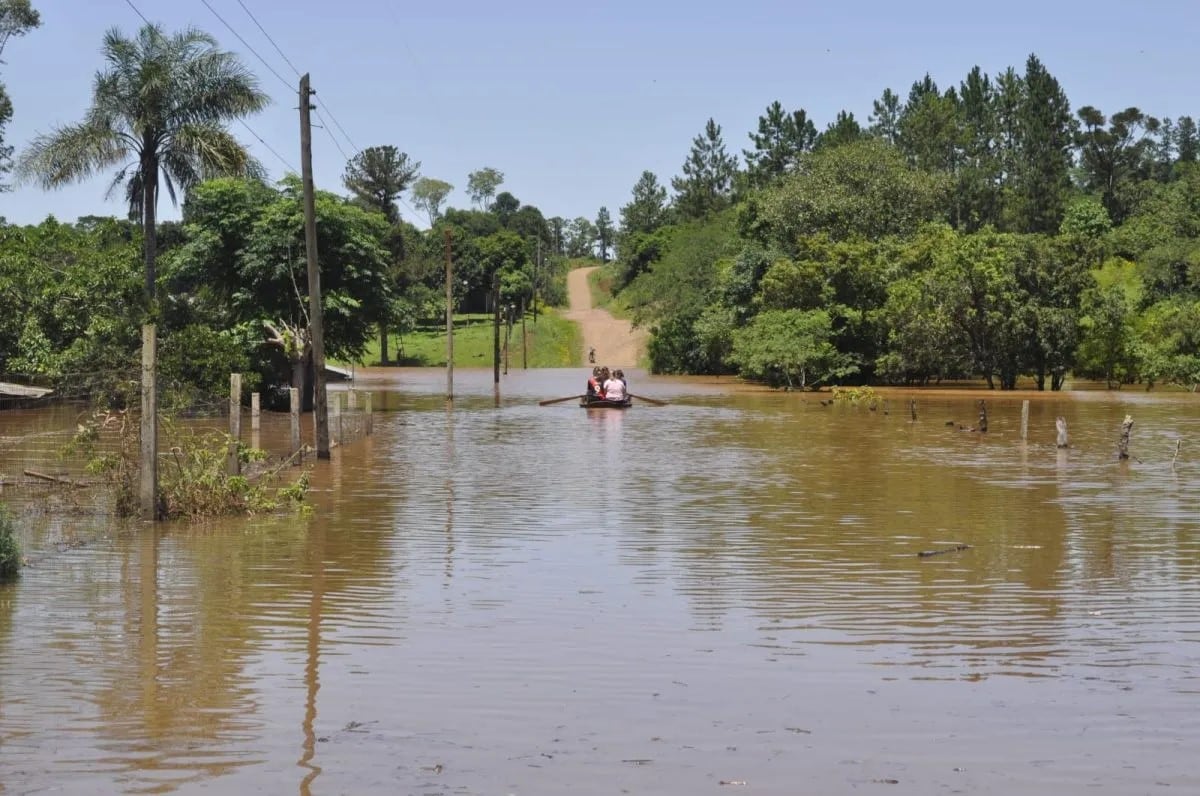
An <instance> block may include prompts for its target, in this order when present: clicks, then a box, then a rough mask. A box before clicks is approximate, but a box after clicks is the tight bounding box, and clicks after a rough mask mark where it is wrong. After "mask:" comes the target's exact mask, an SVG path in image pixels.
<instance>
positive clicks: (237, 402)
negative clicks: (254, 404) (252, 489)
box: [225, 373, 242, 475]
mask: <svg viewBox="0 0 1200 796" xmlns="http://www.w3.org/2000/svg"><path fill="white" fill-rule="evenodd" d="M241 439H242V374H240V373H230V374H229V458H228V460H227V461H226V463H225V470H226V472H228V473H229V474H230V475H238V474H240V473H241V472H242V462H241V459H240V458H239V457H238V443H239V442H241Z"/></svg>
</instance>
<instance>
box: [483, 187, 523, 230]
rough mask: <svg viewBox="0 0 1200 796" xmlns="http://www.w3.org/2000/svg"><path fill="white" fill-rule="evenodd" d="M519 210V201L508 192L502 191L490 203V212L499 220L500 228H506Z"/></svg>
mask: <svg viewBox="0 0 1200 796" xmlns="http://www.w3.org/2000/svg"><path fill="white" fill-rule="evenodd" d="M520 209H521V200H520V199H518V198H517V197H515V196H513V195H512V194H511V193H509V192H508V191H503V192H501V193H500V194H498V195H497V196H496V199H495V201H493V202H492V205H491V208H490V211H491V212H492V213H495V214H496V218H498V219H500V226H502V227H507V226H508V223H509V222H510V221H511V220H512V217H513V216H514V215H516V213H517V211H518V210H520Z"/></svg>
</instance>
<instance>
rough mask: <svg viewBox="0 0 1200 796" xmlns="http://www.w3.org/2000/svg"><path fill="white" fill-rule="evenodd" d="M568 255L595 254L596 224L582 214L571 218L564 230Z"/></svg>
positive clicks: (582, 255)
mask: <svg viewBox="0 0 1200 796" xmlns="http://www.w3.org/2000/svg"><path fill="white" fill-rule="evenodd" d="M566 236H567V239H566V248H567V256H568V257H591V256H592V255H594V254H595V251H596V249H595V247H596V237H597V232H596V225H595V224H593V223H592V222H591V221H589V220H587V219H586V218H584V217H583V216H579V217H578V218H576V219H575V220H573V221H572V222H571V223H570V224H569V225H568V227H567V230H566Z"/></svg>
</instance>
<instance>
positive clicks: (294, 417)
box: [288, 387, 300, 467]
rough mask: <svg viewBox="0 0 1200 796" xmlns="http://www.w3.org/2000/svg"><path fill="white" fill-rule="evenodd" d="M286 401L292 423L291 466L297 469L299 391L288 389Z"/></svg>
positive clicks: (292, 388)
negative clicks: (287, 401)
mask: <svg viewBox="0 0 1200 796" xmlns="http://www.w3.org/2000/svg"><path fill="white" fill-rule="evenodd" d="M288 400H289V402H290V403H289V407H288V408H289V410H290V412H291V421H292V453H291V456H292V466H293V467H297V466H299V465H300V390H299V389H297V388H295V387H291V388H289V389H288Z"/></svg>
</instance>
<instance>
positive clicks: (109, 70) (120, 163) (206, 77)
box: [17, 25, 268, 519]
mask: <svg viewBox="0 0 1200 796" xmlns="http://www.w3.org/2000/svg"><path fill="white" fill-rule="evenodd" d="M103 52H104V59H105V61H106V63H107V66H106V68H105V69H103V70H101V71H100V72H97V73H96V78H95V83H94V85H93V87H92V107H90V108H88V111H87V114H86V115H85V116H84V119H83V121H81V122H78V123H76V124H70V125H66V126H64V127H60V128H58V129H56V130H54V131H53V132H52V133H49V134H43V135H39V136H38V137H37V138H35V139H34V140H33V143H32V144H31V145H30V147H29V150H28V151H27V152H26V153H25V154H24V155H23V156H22V158H21V161H20V163H19V164H18V166H17V176H18V177H19V178H21V179H22V180H32V181H35V182H38V183H40V184H41V185H42V187H44V188H57V187H60V186H63V185H66V184H67V183H71V182H77V181H79V180H84V179H87V178H89V177H91V176H92V175H93V174H95V173H96V172H99V171H103V170H105V169H110V168H116V169H117V173H116V176H115V177H114V179H113V181H112V184H111V185H110V186H109V189H108V195H111V194H112V192H113V191H114V190H116V188H117V186H119V185H121V184H122V183H123V184H124V185H125V196H126V199H128V201H129V214H130V216H131V217H133V218H140V219H141V222H142V229H143V232H144V235H143V241H142V246H143V250H144V259H145V267H146V308H147V311H148V314H149V317H150V318H151V323H153V319H154V318H156V317H157V315H158V307H157V304H158V302H157V301H156V297H155V284H156V276H157V275H156V273H155V256H156V254H157V250H158V240H157V235H156V234H155V232H156V229H155V211H156V210H157V208H158V183H159V180H160V179H161V180H162V181H163V182H164V184H165V185H166V187H167V194H168V195H169V196H170V197H171V201H172V202H173V203H176V204H178V197H177V191H178V192H186V191H187V190H188V189H189V188H191V187H192V186H193V185H195V184H196V183H198V182H200V181H201V180H203V179H206V178H208V177H215V176H223V175H247V176H249V175H258V174H261V172H262V167H261V166H260V165H259V164H258V162H257V161H255V160H254V159H253V158H252V157H250V155H249V153H248V152H247V151H246V149H245V148H244V147H243V146H242V145H241V144H240V143H238V141H237V139H235V138H234V137H233V136H232V135H230V134H229V132H228V131H227V130H226V129H225V127H224V122H226V121H231V120H233V119H237V118H239V117H241V116H244V115H246V114H249V113H254V112H255V111H258V110H260V109H262V108H263V107H265V106H266V104H267V101H268V97H267V95H266V94H264V93H263V92H262V91H260V90H259V88H258V81H257V80H256V79H255V77H254V75H253V74H251V73H250V71H249V70H248V69H246V67H245V66H244V65H243V64H242V63H241V61H239V60H238V58H237V56H235V55H233V54H232V53H227V52H222V51H221V50H218V49H217V41H216V39H214V38H213V37H212V36H209V35H208V34H207V33H203V32H202V31H199V30H195V29H188V30H185V31H183V32H182V33H176V34H174V35H171V36H167V35H166V34H164V33H163V31H162V29H161V28H159V27H158V26H157V25H146V26H145V27H143V28H142V29H141V30H140V31H138V34H137V37H136V38H133V39H129V38H126V37H125V36H123V35H122V34H121V32H120V31H119V30H116V29H113V30H110V31H109V32H108V33H106V34H105V36H104V48H103ZM154 337H155V329H154V326H152V325H147V326H145V327H144V328H143V337H142V340H143V351H142V359H143V366H144V367H146V368H148V369H149V371H150V374H151V375H152V376H153V375H154V374H156V373H157V371H158V362H157V355H156V352H157V343H156V342H155V340H154ZM141 442H142V445H141V451H142V455H141V459H142V461H141V466H140V474H139V482H140V484H139V490H138V491H139V502H140V503H141V513H142V517H143V518H145V519H158V518H159V516H160V511H159V499H158V457H157V446H158V391H157V387H156V379H155V378H148V379H143V383H142V420H141Z"/></svg>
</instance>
